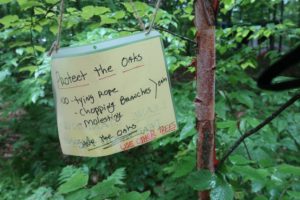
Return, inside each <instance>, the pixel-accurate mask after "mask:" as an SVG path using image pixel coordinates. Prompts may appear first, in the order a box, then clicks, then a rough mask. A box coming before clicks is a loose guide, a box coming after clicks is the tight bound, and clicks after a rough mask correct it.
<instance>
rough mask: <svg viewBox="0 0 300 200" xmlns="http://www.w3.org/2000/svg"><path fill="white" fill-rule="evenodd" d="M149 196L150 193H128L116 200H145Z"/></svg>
mask: <svg viewBox="0 0 300 200" xmlns="http://www.w3.org/2000/svg"><path fill="white" fill-rule="evenodd" d="M149 196H150V192H144V193H138V192H130V193H125V194H123V195H121V196H120V197H119V198H118V199H120V200H146V199H148V198H149Z"/></svg>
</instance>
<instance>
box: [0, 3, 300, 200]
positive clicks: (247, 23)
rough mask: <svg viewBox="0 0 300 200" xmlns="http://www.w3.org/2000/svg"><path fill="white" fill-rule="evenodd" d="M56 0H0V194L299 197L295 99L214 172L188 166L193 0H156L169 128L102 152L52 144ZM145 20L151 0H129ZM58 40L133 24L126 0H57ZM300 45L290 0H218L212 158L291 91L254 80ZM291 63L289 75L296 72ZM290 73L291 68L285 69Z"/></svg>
mask: <svg viewBox="0 0 300 200" xmlns="http://www.w3.org/2000/svg"><path fill="white" fill-rule="evenodd" d="M59 3H60V2H59V1H57V0H43V1H42V0H0V66H1V68H0V156H1V157H0V177H1V178H0V199H1V200H12V199H13V200H19V199H22V200H23V199H27V200H35V199H39V200H46V199H55V200H62V199H70V200H71V199H72V200H76V199H78V200H83V199H97V200H101V199H103V200H104V199H121V200H143V199H162V200H168V199H170V200H174V199H176V200H185V199H186V200H190V199H197V190H206V189H210V190H211V194H210V195H211V199H215V200H222V199H224V200H230V199H254V200H267V199H276V200H277V199H279V200H296V199H300V167H299V165H300V159H299V150H300V137H299V132H300V123H299V122H300V112H299V111H300V109H299V108H300V103H299V102H296V103H295V104H294V105H292V106H291V107H290V108H288V110H287V111H285V112H283V113H282V114H281V115H280V116H279V117H278V118H276V119H275V120H273V121H272V122H271V123H269V124H268V125H267V126H266V127H264V128H263V129H261V130H260V131H259V132H257V133H256V134H255V135H253V136H252V137H251V138H248V139H247V140H246V141H245V143H243V144H242V145H240V146H239V148H238V149H237V150H236V151H235V152H234V153H233V154H231V156H230V157H229V159H227V160H226V162H225V163H224V165H222V166H220V168H219V169H218V171H217V173H216V174H214V175H213V174H211V173H209V172H208V171H205V170H203V171H197V170H196V140H197V133H196V130H195V111H194V110H195V108H194V98H195V91H196V88H195V66H194V65H193V61H194V58H195V55H196V51H195V50H196V46H195V40H194V38H195V35H196V28H195V25H194V21H193V20H194V5H193V3H194V2H193V0H174V1H162V4H161V6H160V9H159V11H158V13H157V17H156V20H155V28H156V29H157V30H159V31H160V32H161V34H162V37H163V41H164V45H165V54H166V60H167V63H168V69H169V73H170V78H171V83H172V93H173V96H174V101H175V108H176V114H177V117H178V123H179V127H180V129H179V130H178V131H177V132H175V133H172V134H170V135H169V136H166V137H164V138H162V139H159V140H157V141H154V142H151V143H150V144H147V145H144V146H141V147H137V148H135V149H132V150H129V151H126V152H122V153H118V154H115V155H112V156H107V157H102V158H81V157H72V156H64V155H62V152H61V149H60V146H59V140H58V132H57V125H56V116H55V108H54V99H53V92H52V87H51V78H50V60H51V59H50V57H48V56H47V51H48V50H49V49H50V47H51V44H52V42H53V41H54V40H55V38H56V34H57V31H58V24H57V18H58V15H59ZM134 5H135V7H136V9H137V12H138V15H140V16H141V18H142V20H143V21H144V23H145V24H146V25H149V23H150V19H151V18H152V14H153V12H154V7H155V1H153V0H152V1H151V0H148V1H146V0H145V1H135V2H134ZM62 27H63V32H62V35H61V46H64V47H65V46H76V45H81V44H90V43H94V42H99V41H104V40H107V39H112V38H118V37H121V36H126V35H129V34H132V33H135V32H138V31H140V28H139V25H138V22H137V19H136V16H135V14H134V12H133V7H132V5H131V4H130V1H119V0H116V1H110V0H102V1H100V0H96V1H87V0H69V1H65V12H64V20H63V26H62ZM298 45H300V2H299V0H264V1H261V0H222V1H221V2H220V9H219V14H218V18H217V24H216V49H217V67H216V74H217V80H216V127H217V132H216V151H217V158H218V159H220V158H222V156H223V155H224V153H225V152H226V151H227V150H228V148H229V147H230V146H231V145H232V144H233V143H234V142H235V141H236V140H237V139H238V138H239V137H240V135H241V134H243V133H244V132H246V131H247V130H250V129H251V128H253V127H256V126H257V125H258V124H259V123H260V122H261V121H263V120H264V119H265V118H267V117H268V116H269V115H271V113H273V112H274V111H275V110H277V109H278V108H279V107H280V106H281V105H282V104H284V103H285V102H286V101H287V100H288V99H289V98H290V97H292V96H293V95H295V94H297V92H299V90H291V91H285V92H268V91H264V90H261V89H258V88H257V85H256V79H257V77H258V75H259V73H260V72H261V71H262V70H263V69H264V68H265V67H267V66H268V65H270V64H271V63H273V62H275V61H276V60H278V59H279V58H280V57H281V56H282V55H283V54H284V53H286V52H288V51H289V50H291V49H293V48H295V47H296V46H298ZM297 73H298V74H297ZM288 76H298V77H299V70H298V71H293V72H290V73H288Z"/></svg>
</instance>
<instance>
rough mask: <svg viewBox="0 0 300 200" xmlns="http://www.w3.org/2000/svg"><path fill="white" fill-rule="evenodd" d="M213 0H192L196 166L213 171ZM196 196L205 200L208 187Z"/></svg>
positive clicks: (207, 197) (199, 168)
mask: <svg viewBox="0 0 300 200" xmlns="http://www.w3.org/2000/svg"><path fill="white" fill-rule="evenodd" d="M214 3H215V1H209V0H197V1H196V2H195V25H196V28H197V37H196V39H197V44H198V49H197V50H198V54H197V74H196V78H197V96H196V100H195V105H196V123H197V124H196V126H197V131H198V135H199V137H198V142H197V169H198V170H201V169H208V170H210V171H211V172H214V171H215V167H214V161H215V160H216V158H215V110H214V107H215V65H216V64H215V60H216V53H215V26H214V24H215V10H216V8H215V7H214V6H215V5H214ZM199 199H201V200H208V199H210V198H209V191H204V192H199Z"/></svg>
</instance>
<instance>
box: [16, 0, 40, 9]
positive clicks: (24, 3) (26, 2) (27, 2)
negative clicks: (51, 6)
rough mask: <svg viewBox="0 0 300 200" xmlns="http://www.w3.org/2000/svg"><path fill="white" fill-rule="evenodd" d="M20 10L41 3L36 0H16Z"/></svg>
mask: <svg viewBox="0 0 300 200" xmlns="http://www.w3.org/2000/svg"><path fill="white" fill-rule="evenodd" d="M17 1H18V3H19V5H20V7H21V9H22V10H27V9H29V8H32V7H37V6H42V5H43V4H42V3H40V2H38V1H36V0H17Z"/></svg>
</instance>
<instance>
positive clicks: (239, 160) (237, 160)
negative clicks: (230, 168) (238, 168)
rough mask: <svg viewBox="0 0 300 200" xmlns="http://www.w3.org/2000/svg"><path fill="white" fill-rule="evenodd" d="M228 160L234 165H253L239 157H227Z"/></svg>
mask: <svg viewBox="0 0 300 200" xmlns="http://www.w3.org/2000/svg"><path fill="white" fill-rule="evenodd" d="M229 160H230V161H231V163H232V164H234V165H248V164H250V163H253V161H251V160H248V159H246V158H245V157H244V156H241V155H233V156H230V157H229Z"/></svg>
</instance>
